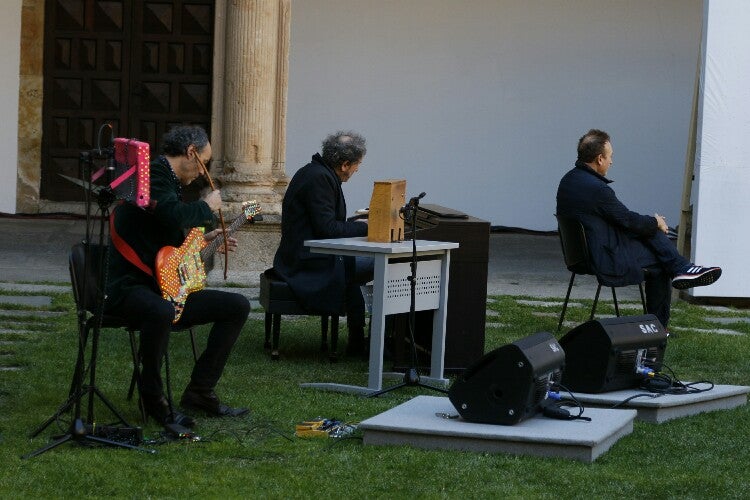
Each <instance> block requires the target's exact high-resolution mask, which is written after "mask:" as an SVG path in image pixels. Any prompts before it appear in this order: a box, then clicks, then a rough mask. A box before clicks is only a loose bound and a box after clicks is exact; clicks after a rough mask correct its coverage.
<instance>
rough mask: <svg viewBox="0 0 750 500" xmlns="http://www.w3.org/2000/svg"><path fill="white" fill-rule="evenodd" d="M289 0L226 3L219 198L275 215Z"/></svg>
mask: <svg viewBox="0 0 750 500" xmlns="http://www.w3.org/2000/svg"><path fill="white" fill-rule="evenodd" d="M290 3H291V0H235V1H230V2H227V5H226V23H225V26H226V46H225V51H224V54H225V56H224V82H223V110H222V111H223V113H222V114H223V120H222V121H223V126H222V132H221V133H222V142H223V151H222V154H221V156H222V160H223V161H221V165H220V168H219V169H217V171H218V172H219V175H218V179H219V180H220V182H221V184H222V191H223V194H224V199H225V200H226V201H227V202H228V205H229V206H236V204H239V203H240V202H242V201H244V200H247V199H257V200H258V201H259V202H260V203H261V205H262V206H263V211H264V213H266V214H277V215H278V214H280V213H281V200H282V199H283V196H284V191H285V189H286V186H287V184H288V179H287V177H286V174H285V172H284V156H285V153H286V105H287V83H288V75H289V36H290V10H291V8H290Z"/></svg>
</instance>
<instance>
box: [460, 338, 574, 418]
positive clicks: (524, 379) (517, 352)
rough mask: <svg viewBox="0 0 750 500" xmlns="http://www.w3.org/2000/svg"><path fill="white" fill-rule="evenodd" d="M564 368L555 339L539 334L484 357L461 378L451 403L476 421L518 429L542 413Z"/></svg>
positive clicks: (560, 349) (462, 414)
mask: <svg viewBox="0 0 750 500" xmlns="http://www.w3.org/2000/svg"><path fill="white" fill-rule="evenodd" d="M564 366H565V353H564V351H563V350H562V348H561V347H560V344H558V343H557V340H555V337H553V336H552V334H550V333H547V332H539V333H535V334H533V335H530V336H528V337H524V338H522V339H520V340H517V341H516V342H513V343H512V344H508V345H504V346H502V347H498V348H497V349H495V350H494V351H492V352H489V353H487V354H485V355H484V356H482V357H481V358H480V359H479V361H477V362H476V363H474V364H473V365H471V366H470V367H469V368H467V369H466V371H464V373H463V374H462V375H461V376H460V377H459V378H458V379H456V381H455V382H454V383H453V385H452V386H451V388H450V389H449V391H448V398H449V399H450V401H451V403H453V406H455V407H456V410H458V413H459V414H460V415H461V416H462V417H463V418H464V419H466V420H469V421H471V422H482V423H486V424H502V425H512V424H517V423H518V422H520V421H521V420H524V419H526V418H529V417H532V416H534V414H536V413H538V412H540V411H541V409H542V402H543V401H545V400H546V398H547V392H548V390H549V388H550V385H552V383H556V382H559V381H560V377H561V376H562V372H563V367H564Z"/></svg>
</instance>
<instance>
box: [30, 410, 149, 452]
mask: <svg viewBox="0 0 750 500" xmlns="http://www.w3.org/2000/svg"><path fill="white" fill-rule="evenodd" d="M102 435H110V436H112V435H118V436H123V437H128V438H129V439H132V438H136V439H137V440H138V441H140V440H142V438H143V434H142V432H141V429H140V428H139V427H113V426H106V427H99V428H98V429H97V428H96V427H95V426H91V425H87V424H85V423H84V422H83V421H82V420H80V419H77V420H74V421H73V422H71V424H70V429H69V430H68V433H67V434H64V435H62V436H60V437H58V438H56V439H55V440H54V441H52V442H51V443H49V444H46V445H44V446H42V447H41V448H38V449H36V450H34V451H32V452H31V453H27V454H26V455H22V456H21V458H22V459H28V458H33V457H36V456H37V455H41V454H42V453H45V452H47V451H49V450H51V449H53V448H57V447H58V446H60V445H61V444H64V443H67V442H68V441H74V442H77V443H79V444H86V443H90V444H100V445H105V446H114V447H117V448H126V449H129V450H135V451H143V452H145V453H156V450H149V449H148V448H141V447H140V446H136V445H134V444H129V443H124V442H121V441H117V440H114V439H109V438H106V437H102Z"/></svg>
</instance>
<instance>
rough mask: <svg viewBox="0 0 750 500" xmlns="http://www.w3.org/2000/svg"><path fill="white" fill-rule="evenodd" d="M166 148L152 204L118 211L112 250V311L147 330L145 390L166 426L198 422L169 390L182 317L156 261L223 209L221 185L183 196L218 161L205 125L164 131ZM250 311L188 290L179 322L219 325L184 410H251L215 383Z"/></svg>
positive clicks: (236, 298)
mask: <svg viewBox="0 0 750 500" xmlns="http://www.w3.org/2000/svg"><path fill="white" fill-rule="evenodd" d="M163 150H164V154H163V155H161V156H159V157H158V158H156V159H155V160H154V161H153V162H152V163H151V165H150V181H151V182H150V196H151V206H150V207H149V208H147V209H142V208H139V207H137V206H135V205H133V204H130V203H123V204H120V205H118V206H117V207H115V209H114V210H113V212H112V216H111V220H110V236H111V239H112V243H113V246H114V249H113V250H112V251H110V256H109V279H108V282H107V298H106V302H105V310H106V312H107V314H110V315H113V316H119V317H122V318H124V319H125V320H126V321H128V322H129V324H130V326H132V327H133V328H135V329H137V330H139V331H140V339H141V342H140V357H141V365H142V370H141V383H140V392H141V399H142V401H143V405H144V408H145V410H146V412H147V413H148V414H149V415H150V416H151V417H153V418H154V419H155V420H156V421H157V422H159V423H161V424H163V425H164V424H171V423H178V424H181V425H184V426H187V427H192V426H193V425H194V424H195V421H194V420H193V419H192V418H191V417H189V416H187V415H182V414H180V413H177V412H175V411H173V408H172V402H171V401H168V400H167V398H166V397H165V395H164V392H163V388H162V379H161V366H162V360H163V359H164V355H165V353H166V351H167V347H168V343H169V334H170V332H171V331H172V327H173V321H174V319H175V317H176V316H175V306H174V305H173V304H172V302H170V301H169V300H166V299H164V298H163V297H162V295H161V292H160V290H159V285H158V283H157V281H156V278H155V276H156V271H155V259H156V255H157V252H158V251H159V249H161V248H162V247H165V246H173V247H179V246H180V245H181V244H182V243H183V241H184V239H185V231H186V230H189V229H191V228H194V227H211V226H213V225H214V215H213V212H215V211H217V210H218V209H219V208H220V207H221V193H220V191H219V190H214V191H211V192H209V193H207V194H206V195H205V196H204V197H203V198H201V199H199V200H196V201H191V202H185V201H183V199H182V186H187V185H188V184H190V183H191V182H193V181H194V180H195V179H197V178H198V177H199V176H201V175H203V174H202V168H203V165H205V164H206V163H208V161H209V160H210V159H211V144H210V143H209V141H208V136H207V135H206V132H205V131H204V130H203V129H202V128H200V127H195V126H177V127H174V128H172V129H171V130H170V131H169V132H168V133H167V134H166V135H165V136H164V140H163ZM220 231H221V230H218V229H216V230H213V231H210V232H208V233H206V234H205V239H206V240H207V241H209V240H212V239H214V238H216V237H217V236H219V235H220ZM227 244H228V245H227V246H228V247H229V248H228V250H234V249H235V248H236V247H237V240H235V239H234V238H231V237H230V238H228V239H227ZM222 250H223V249H222ZM249 312H250V303H249V302H248V300H247V299H246V298H245V297H244V296H242V295H240V294H237V293H229V292H223V291H219V290H209V289H203V290H198V291H196V292H192V293H190V294H189V295H188V297H187V300H186V302H185V305H184V310H183V311H182V316H181V317H180V319H179V321H178V322H177V323H174V326H176V327H187V326H192V325H202V324H206V323H213V327H212V328H211V331H210V333H209V335H208V341H207V343H206V349H205V350H204V351H203V353H202V354H201V356H200V357H199V358H198V361H196V363H195V367H194V368H193V372H192V375H191V378H190V383H189V384H188V386H187V388H186V389H185V392H184V393H183V395H182V399H181V400H180V404H181V406H182V407H183V408H185V409H187V410H199V411H202V412H204V413H206V414H208V415H209V416H217V417H218V416H228V415H241V414H243V413H246V412H247V409H245V408H239V409H238V408H230V407H228V406H226V405H224V404H222V403H221V402H220V401H219V398H218V396H217V395H216V393H215V392H214V387H215V386H216V383H217V382H218V381H219V378H220V377H221V374H222V372H223V370H224V365H225V364H226V362H227V359H228V358H229V354H230V352H231V350H232V347H233V346H234V343H235V342H236V340H237V338H238V336H239V334H240V331H241V330H242V327H243V325H244V324H245V322H246V321H247V316H248V314H249Z"/></svg>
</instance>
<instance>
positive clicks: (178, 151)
mask: <svg viewBox="0 0 750 500" xmlns="http://www.w3.org/2000/svg"><path fill="white" fill-rule="evenodd" d="M191 144H192V145H193V146H195V147H196V148H197V149H198V151H203V148H205V147H206V145H207V144H208V134H206V131H205V130H203V128H202V127H199V126H197V125H177V126H176V127H172V128H171V129H170V130H169V132H167V133H166V134H164V137H163V138H162V144H161V151H162V153H163V154H165V155H168V156H181V155H184V154H187V148H188V146H190V145H191Z"/></svg>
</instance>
